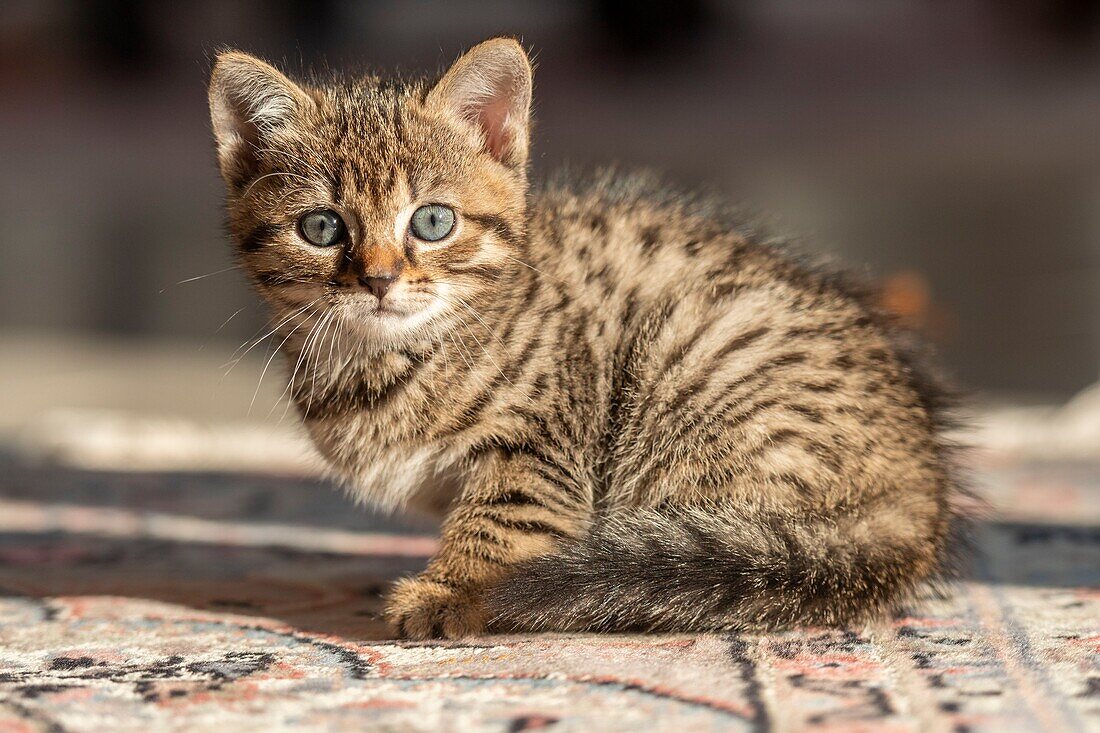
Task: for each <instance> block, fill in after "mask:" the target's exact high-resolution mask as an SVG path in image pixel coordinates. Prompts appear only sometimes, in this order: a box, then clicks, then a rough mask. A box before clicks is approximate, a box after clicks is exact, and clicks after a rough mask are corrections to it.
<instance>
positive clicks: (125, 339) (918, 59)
mask: <svg viewBox="0 0 1100 733" xmlns="http://www.w3.org/2000/svg"><path fill="white" fill-rule="evenodd" d="M496 34H510V35H516V36H519V37H521V38H522V40H523V42H524V43H525V44H526V45H527V46H528V47H530V48H531V49H533V52H534V55H535V59H536V62H537V72H536V119H537V126H536V127H535V139H534V150H535V159H534V173H535V176H540V175H542V174H543V173H544V172H546V171H548V170H550V169H552V168H554V167H556V166H559V165H561V164H564V163H570V164H575V165H581V166H589V165H596V164H600V163H609V162H617V163H620V164H622V165H624V166H626V167H631V166H644V167H651V168H656V169H658V170H660V171H663V172H665V173H666V174H667V175H668V176H669V177H670V178H672V179H674V180H677V181H680V182H683V183H687V184H689V185H700V184H701V185H705V186H707V187H710V188H712V189H716V190H717V191H719V192H721V193H723V194H724V195H727V196H729V197H730V198H733V199H736V200H743V201H748V202H749V203H750V204H751V205H752V206H753V207H754V208H756V209H759V210H762V211H765V212H768V215H769V221H770V222H771V224H772V225H773V226H774V227H775V228H777V229H778V230H779V231H781V232H785V233H789V234H791V235H794V236H795V237H796V238H797V239H798V240H799V241H800V242H801V243H802V244H801V246H802V247H803V248H805V249H810V250H813V251H818V252H822V253H825V254H829V255H833V256H835V257H837V258H838V259H840V260H842V261H844V262H846V263H849V264H857V265H860V264H865V265H866V271H867V272H868V274H869V275H871V276H873V277H875V278H876V279H879V280H881V281H882V282H884V283H885V284H886V286H887V292H888V293H889V294H890V302H891V304H892V307H894V308H895V309H896V310H898V311H900V312H902V313H903V314H904V315H905V316H906V317H908V318H909V319H911V320H912V321H913V322H914V323H916V324H918V325H919V326H921V327H922V328H924V329H925V330H926V331H927V332H928V333H929V334H930V336H931V337H932V338H933V339H934V340H935V341H936V343H937V344H938V345H939V347H940V350H941V353H942V355H943V360H944V362H945V363H946V365H947V367H948V368H949V370H950V371H951V372H952V373H953V374H954V375H955V376H956V377H957V378H958V380H959V381H960V382H961V383H962V384H963V385H965V386H966V387H968V388H971V389H973V390H975V391H976V392H977V393H978V395H979V396H980V397H981V398H982V399H986V400H993V401H1011V402H1014V403H1018V404H1029V403H1059V402H1063V401H1065V400H1067V399H1069V398H1070V397H1071V396H1072V395H1074V394H1076V393H1079V392H1080V391H1081V390H1083V389H1085V388H1086V387H1087V386H1088V385H1089V384H1091V383H1093V382H1095V381H1096V380H1097V378H1098V376H1100V38H1098V36H1100V2H1096V1H1090V0H950V1H948V0H741V1H735V0H729V1H727V2H717V1H714V2H704V1H701V0H681V1H680V2H676V3H664V2H649V1H644V0H635V1H633V2H625V1H624V2H615V1H611V0H605V1H603V2H582V1H580V0H552V1H546V0H540V1H535V0H489V1H486V2H461V1H456V0H447V1H442V0H441V1H438V2H428V1H419V0H401V1H399V2H397V1H395V2H350V1H339V0H321V1H312V2H292V1H290V0H281V1H279V2H225V1H223V0H205V1H200V2H193V3H186V4H185V3H166V2H152V1H144V2H143V1H140V0H111V1H101V2H94V1H91V0H89V1H87V2H64V1H62V0H7V2H5V3H4V6H3V10H2V12H0V94H2V99H3V104H0V161H2V164H3V168H2V170H3V175H0V220H2V222H3V227H2V229H0V232H2V233H0V385H2V387H0V388H2V390H3V392H2V394H3V403H4V405H5V409H4V410H0V431H3V432H5V433H6V434H8V435H15V436H17V437H19V438H20V439H27V440H31V441H32V442H35V441H37V443H38V444H40V445H45V444H52V445H54V447H55V448H58V446H62V447H64V446H68V448H67V449H72V450H76V448H73V447H72V446H73V445H84V446H85V448H87V445H86V444H87V442H88V436H89V435H92V434H94V435H96V436H100V437H99V438H96V439H97V440H98V439H101V438H102V436H103V435H114V436H115V439H117V440H118V441H121V443H118V444H119V445H122V444H126V445H129V444H128V443H126V439H125V436H126V435H131V437H132V435H133V434H140V435H142V436H146V437H148V436H149V435H151V434H153V435H155V434H156V428H155V426H156V424H157V423H156V422H155V421H156V420H167V421H174V422H171V424H172V425H173V426H174V427H173V428H172V429H173V430H177V431H178V430H180V429H189V428H181V427H180V426H181V425H190V426H198V427H193V429H195V430H200V431H206V432H204V433H203V435H205V436H206V437H207V440H206V443H207V447H206V448H205V449H204V450H206V451H207V453H210V452H211V451H213V452H214V453H217V451H218V450H221V451H223V452H227V453H237V452H239V451H243V450H245V448H242V447H241V445H240V444H239V443H238V442H235V441H241V440H244V439H245V438H244V437H242V436H245V435H247V434H248V433H247V430H245V429H244V428H242V426H247V425H254V424H271V425H274V424H281V425H287V424H288V423H293V420H292V419H287V420H281V419H282V418H283V417H284V415H285V414H286V411H285V409H284V408H285V405H284V404H283V403H281V402H280V392H281V385H280V375H279V374H278V373H277V372H278V371H279V370H280V369H281V364H279V363H278V362H276V363H275V364H274V365H273V366H272V368H271V369H270V370H269V371H268V374H267V375H266V377H264V378H263V380H262V381H261V373H262V372H263V371H264V366H265V364H266V363H267V361H268V356H269V352H267V351H266V349H267V348H268V344H266V343H263V342H261V343H259V344H257V345H256V347H255V348H253V349H252V350H251V351H250V352H248V353H247V354H246V355H245V357H244V358H243V359H242V360H240V362H239V363H236V365H235V366H234V364H235V360H236V359H237V357H239V356H240V353H241V351H244V349H243V348H238V347H240V346H241V344H246V347H245V348H247V344H250V343H251V342H250V341H249V339H250V338H251V337H254V336H260V335H263V333H264V331H263V325H264V322H265V321H264V313H263V311H262V310H261V309H260V308H259V307H258V303H257V302H256V301H255V299H254V297H253V296H252V294H251V293H250V291H249V290H248V288H247V286H246V284H245V282H244V280H243V278H242V277H241V275H240V274H239V272H238V271H237V270H235V269H232V265H233V262H232V259H231V257H230V251H231V250H230V247H229V245H228V243H227V241H226V237H225V236H224V234H223V231H222V218H223V214H222V208H221V195H222V190H221V185H222V184H221V181H220V179H219V177H218V175H217V172H216V169H215V165H214V155H213V145H212V142H211V136H210V133H209V128H208V117H207V106H206V97H205V83H206V78H207V74H208V71H209V67H210V62H211V58H212V55H213V52H214V51H215V49H218V48H220V47H223V46H233V47H238V48H242V49H246V50H249V51H251V52H254V53H256V54H259V55H262V56H264V57H266V58H268V59H269V60H272V61H274V62H276V63H277V64H278V65H280V66H282V67H283V68H284V69H286V70H288V71H290V72H292V73H294V72H299V71H303V70H309V69H310V68H319V67H323V66H324V65H326V64H328V65H331V66H339V67H349V66H350V67H356V68H359V67H364V68H375V67H376V68H378V69H395V68H396V69H400V70H401V71H403V72H406V73H410V72H436V71H439V70H441V69H442V68H445V66H446V65H447V64H449V63H450V62H451V61H452V60H453V59H454V58H455V57H456V55H457V54H458V53H460V52H461V50H463V49H464V48H466V47H468V46H470V45H472V44H474V43H476V42H477V41H479V40H482V39H484V38H486V37H489V36H492V35H496ZM235 350H236V352H235ZM134 420H139V422H134ZM89 421H91V422H89ZM96 421H99V422H96ZM103 421H107V422H106V423H104V422H103ZM150 421H153V422H150ZM221 423H226V424H228V423H233V424H234V426H235V427H234V428H233V429H232V430H227V431H226V432H224V433H220V434H218V436H220V437H216V438H215V439H210V432H209V431H210V430H213V428H211V427H210V426H211V425H215V424H221ZM105 424H106V425H108V426H109V429H108V428H104V427H103V426H104V425H105ZM96 426H99V427H96ZM288 429H289V428H288ZM257 435H258V436H259V437H256V440H259V441H263V442H265V443H266V444H268V445H271V444H272V443H271V441H273V440H275V439H274V438H272V437H271V434H270V433H258V434H257ZM81 440H83V441H84V443H83V444H82V443H81ZM104 440H105V439H104ZM51 441H53V442H52V443H51ZM276 444H278V445H280V446H283V444H279V443H277V441H276ZM211 445H213V447H211ZM100 447H101V448H102V446H100ZM299 447H300V446H299V444H298V443H296V442H294V440H292V439H289V438H288V439H287V443H286V444H285V446H284V448H285V450H282V449H281V450H282V455H286V456H297V453H296V451H298V450H299ZM89 450H91V449H90V448H89ZM185 458H186V456H183V457H181V459H180V460H185ZM288 460H291V461H293V460H297V459H296V458H290V459H288Z"/></svg>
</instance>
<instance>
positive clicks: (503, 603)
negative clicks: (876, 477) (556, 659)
mask: <svg viewBox="0 0 1100 733" xmlns="http://www.w3.org/2000/svg"><path fill="white" fill-rule="evenodd" d="M916 524H917V523H916V522H914V520H913V519H912V518H911V517H910V516H907V515H906V514H904V513H903V512H902V510H901V509H900V508H899V507H897V506H894V507H882V506H880V507H877V508H875V509H874V510H869V509H867V508H866V507H865V508H863V509H860V510H847V511H843V512H840V513H839V514H832V515H831V516H829V517H819V518H811V517H807V516H806V515H796V514H794V513H782V512H778V511H775V510H762V509H753V508H746V507H734V506H732V505H731V506H722V507H710V508H706V509H704V508H701V507H694V508H683V509H675V510H652V509H649V510H646V509H638V510H631V511H629V512H627V513H625V514H621V515H618V516H615V517H613V518H609V519H606V520H601V521H600V522H598V523H597V524H596V525H595V526H594V527H593V528H592V529H591V530H590V531H589V533H588V535H587V536H586V537H584V538H582V539H580V540H577V541H574V542H572V543H569V544H567V545H565V546H563V547H562V548H561V550H560V551H559V552H558V553H556V554H553V555H547V556H544V557H540V558H537V559H535V560H532V561H530V562H528V563H525V564H523V565H521V566H520V567H519V568H518V569H517V571H516V572H515V573H514V574H512V575H510V576H509V577H508V579H507V580H506V581H504V582H503V583H502V584H501V585H499V586H498V587H496V588H494V589H493V590H492V591H491V592H490V594H489V596H488V605H489V610H490V613H491V614H492V615H493V617H494V621H493V622H492V628H493V629H495V630H502V631H503V630H516V631H543V630H545V631H551V630H554V631H582V630H588V631H628V630H635V631H706V630H744V629H771V628H781V627H787V626H794V625H839V624H846V623H855V622H859V621H862V620H864V619H867V618H869V617H871V616H873V615H875V614H876V613H880V612H882V611H884V610H887V609H888V608H890V607H891V606H893V605H894V604H895V603H896V602H897V601H899V600H901V599H902V598H904V597H905V596H906V595H907V594H909V593H910V592H911V591H913V590H914V588H916V587H917V586H918V585H919V583H920V581H922V580H923V579H925V578H927V577H928V576H929V575H931V574H932V573H933V572H934V571H935V570H936V569H937V564H938V554H939V552H938V550H939V546H940V545H941V541H940V539H941V535H942V534H943V533H942V532H941V531H939V530H938V529H937V528H930V529H928V530H926V531H921V530H920V529H919V528H918V527H917V526H915V525H916ZM932 524H937V522H932Z"/></svg>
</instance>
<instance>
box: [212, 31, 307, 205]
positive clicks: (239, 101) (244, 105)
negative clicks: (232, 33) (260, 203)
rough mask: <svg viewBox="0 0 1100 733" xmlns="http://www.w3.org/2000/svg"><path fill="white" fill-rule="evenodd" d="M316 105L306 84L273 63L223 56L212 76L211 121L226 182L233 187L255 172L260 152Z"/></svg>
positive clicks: (238, 53) (238, 54)
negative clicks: (303, 84)
mask: <svg viewBox="0 0 1100 733" xmlns="http://www.w3.org/2000/svg"><path fill="white" fill-rule="evenodd" d="M313 106H314V103H313V100H312V99H311V98H310V96H309V95H308V94H306V92H305V91H304V90H303V89H302V88H301V87H299V86H298V85H297V84H295V83H294V82H292V81H291V80H290V79H288V78H286V76H284V75H283V74H282V73H280V72H279V71H278V70H277V69H275V67H273V66H271V65H270V64H267V63H265V62H263V61H261V60H260V59H258V58H256V57H255V56H250V55H249V54H247V53H242V52H241V51H226V52H224V53H221V54H219V55H218V59H217V61H216V62H215V63H214V70H213V72H212V73H211V75H210V121H211V123H212V125H213V127H214V138H215V139H216V140H217V143H218V163H219V165H220V166H221V170H222V176H223V177H224V178H225V179H226V181H227V182H229V183H230V185H233V184H234V183H240V182H241V181H244V180H247V179H248V178H250V177H251V176H252V175H255V172H256V171H255V168H256V164H257V155H258V152H257V151H259V150H261V149H262V148H264V147H269V146H270V145H271V143H272V140H273V139H274V138H276V137H278V135H279V134H280V133H282V132H284V131H286V130H288V129H291V128H293V126H294V125H295V124H296V123H297V122H299V121H300V119H301V115H302V114H303V113H304V112H306V111H307V110H309V109H311V108H312V107H313Z"/></svg>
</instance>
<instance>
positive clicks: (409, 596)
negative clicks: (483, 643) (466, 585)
mask: <svg viewBox="0 0 1100 733" xmlns="http://www.w3.org/2000/svg"><path fill="white" fill-rule="evenodd" d="M386 620H387V621H389V623H390V626H391V627H392V628H393V630H394V631H395V632H396V633H397V635H398V636H400V637H403V638H406V639H438V638H441V637H443V638H447V639H457V638H460V637H463V636H471V635H473V634H478V633H480V632H482V631H484V630H485V625H486V621H487V619H486V614H485V609H484V606H483V605H482V604H481V601H480V600H478V599H476V598H474V596H473V594H471V593H470V592H468V591H465V590H459V589H456V588H453V587H451V586H450V585H446V584H444V583H440V582H437V581H434V580H430V579H428V578H424V577H417V578H404V579H402V580H399V581H397V583H396V584H395V585H394V587H393V590H392V591H390V595H389V599H388V601H387V603H386Z"/></svg>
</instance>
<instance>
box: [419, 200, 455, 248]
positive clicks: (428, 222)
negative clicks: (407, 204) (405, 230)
mask: <svg viewBox="0 0 1100 733" xmlns="http://www.w3.org/2000/svg"><path fill="white" fill-rule="evenodd" d="M454 228H455V212H454V210H453V209H449V208H447V207H446V206H440V205H439V204H428V205H427V206H421V207H420V208H419V209H417V210H416V211H414V212H413V215H412V219H410V220H409V231H410V232H412V235H413V236H414V237H416V238H417V239H423V240H424V241H425V242H438V241H439V240H440V239H443V237H445V236H447V235H448V234H450V233H451V230H452V229H454Z"/></svg>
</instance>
